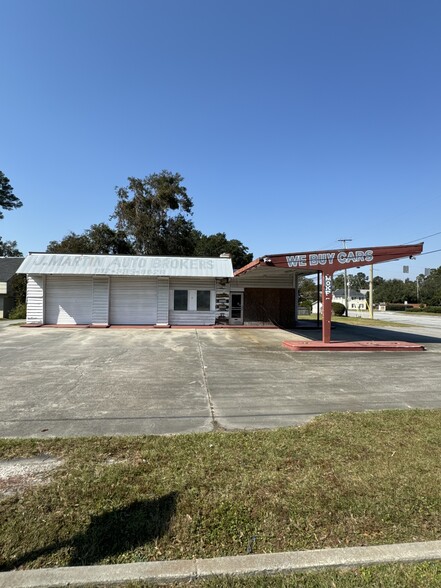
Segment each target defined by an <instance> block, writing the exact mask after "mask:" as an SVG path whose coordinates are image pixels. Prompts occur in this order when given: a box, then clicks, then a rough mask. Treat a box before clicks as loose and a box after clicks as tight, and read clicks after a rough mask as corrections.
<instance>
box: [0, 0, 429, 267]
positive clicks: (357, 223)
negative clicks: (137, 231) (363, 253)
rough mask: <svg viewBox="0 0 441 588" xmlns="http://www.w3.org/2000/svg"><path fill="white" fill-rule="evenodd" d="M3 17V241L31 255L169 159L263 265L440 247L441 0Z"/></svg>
mask: <svg viewBox="0 0 441 588" xmlns="http://www.w3.org/2000/svg"><path fill="white" fill-rule="evenodd" d="M0 23H1V25H0V26H1V35H0V66H1V67H0V71H1V79H2V89H1V91H0V169H1V170H2V171H3V172H4V173H5V174H6V175H7V176H8V177H9V178H10V180H11V183H12V185H13V187H14V190H15V193H16V194H17V195H18V196H20V198H21V199H22V201H23V207H22V208H21V209H19V210H16V211H13V212H7V213H5V218H4V220H2V221H0V235H2V237H3V239H6V240H11V239H14V240H16V241H17V242H18V245H19V248H20V249H21V250H22V251H23V252H25V253H27V252H28V251H44V250H45V248H46V246H47V244H48V242H49V241H50V240H53V239H57V240H59V239H61V238H62V237H63V236H64V235H65V234H66V233H68V232H69V231H71V230H72V231H75V232H82V231H83V230H84V229H86V228H88V227H89V226H90V225H91V224H93V223H98V222H103V221H104V222H108V218H109V215H110V214H111V213H112V211H113V208H114V206H115V202H116V196H115V192H114V188H115V186H122V185H125V183H126V179H127V177H128V176H136V177H141V176H145V175H148V174H150V173H153V172H157V171H160V170H162V169H168V170H170V171H172V172H179V173H180V174H181V175H182V176H184V178H185V180H184V185H185V186H186V187H187V189H188V192H189V194H190V195H191V196H192V198H193V200H194V219H193V220H194V222H195V225H196V227H197V228H198V229H200V230H201V231H203V232H205V233H207V234H210V233H215V232H219V231H224V232H226V233H227V236H228V237H229V238H238V239H240V240H241V241H242V242H243V243H245V244H246V245H247V246H248V247H249V248H250V250H251V251H252V252H253V253H254V256H255V257H256V256H259V255H263V254H265V253H278V252H290V251H293V252H295V251H307V250H315V249H333V248H337V247H338V246H339V243H338V239H340V238H351V239H352V240H353V241H352V245H353V246H355V247H361V246H369V245H371V246H377V245H394V244H401V243H406V242H409V241H414V240H417V239H419V238H420V237H424V236H426V235H431V234H433V233H437V232H440V234H439V235H436V236H434V237H431V238H429V239H427V240H426V244H425V251H432V250H435V249H441V165H440V164H441V161H440V159H441V157H440V156H441V107H440V105H441V76H440V71H441V3H440V2H439V0H420V1H418V2H417V1H415V0H412V1H409V0H364V1H363V0H357V1H356V0H326V1H325V0H302V1H300V0H283V1H281V0H271V1H269V0H266V1H261V0H234V1H233V0H224V1H222V2H218V1H214V0H124V1H122V0H120V1H115V0H0ZM404 263H407V262H404ZM402 265H403V262H393V263H390V264H385V265H381V266H378V267H377V268H376V271H377V273H378V274H380V275H383V276H385V277H401V278H403V277H407V276H405V275H403V274H402ZM440 265H441V252H438V253H434V254H430V255H427V256H424V257H420V258H418V259H417V260H416V261H413V262H410V266H411V271H410V274H409V277H411V278H412V277H415V275H416V274H418V273H420V272H421V271H424V268H425V267H438V266H440Z"/></svg>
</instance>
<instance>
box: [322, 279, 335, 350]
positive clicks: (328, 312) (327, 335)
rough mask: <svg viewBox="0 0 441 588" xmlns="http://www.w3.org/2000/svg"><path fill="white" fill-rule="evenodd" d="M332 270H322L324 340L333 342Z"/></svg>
mask: <svg viewBox="0 0 441 588" xmlns="http://www.w3.org/2000/svg"><path fill="white" fill-rule="evenodd" d="M332 276H333V274H332V272H327V271H324V272H322V341H323V343H330V342H331V316H332Z"/></svg>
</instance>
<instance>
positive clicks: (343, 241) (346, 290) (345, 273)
mask: <svg viewBox="0 0 441 588" xmlns="http://www.w3.org/2000/svg"><path fill="white" fill-rule="evenodd" d="M338 241H340V242H341V243H343V247H344V248H345V249H347V247H346V241H352V239H338ZM344 279H345V307H346V311H345V316H348V271H347V269H346V268H345V270H344Z"/></svg>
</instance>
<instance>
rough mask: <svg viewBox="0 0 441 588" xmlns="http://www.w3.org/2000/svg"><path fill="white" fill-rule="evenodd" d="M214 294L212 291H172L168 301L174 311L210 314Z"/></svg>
mask: <svg viewBox="0 0 441 588" xmlns="http://www.w3.org/2000/svg"><path fill="white" fill-rule="evenodd" d="M214 294H215V293H214V290H173V291H172V292H171V298H170V300H171V304H172V308H173V310H174V311H178V312H185V311H197V312H210V311H211V310H212V309H213V308H214Z"/></svg>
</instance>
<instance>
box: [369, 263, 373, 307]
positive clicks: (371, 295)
mask: <svg viewBox="0 0 441 588" xmlns="http://www.w3.org/2000/svg"><path fill="white" fill-rule="evenodd" d="M369 315H370V318H371V319H373V318H374V266H373V265H371V266H370V272H369Z"/></svg>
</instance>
